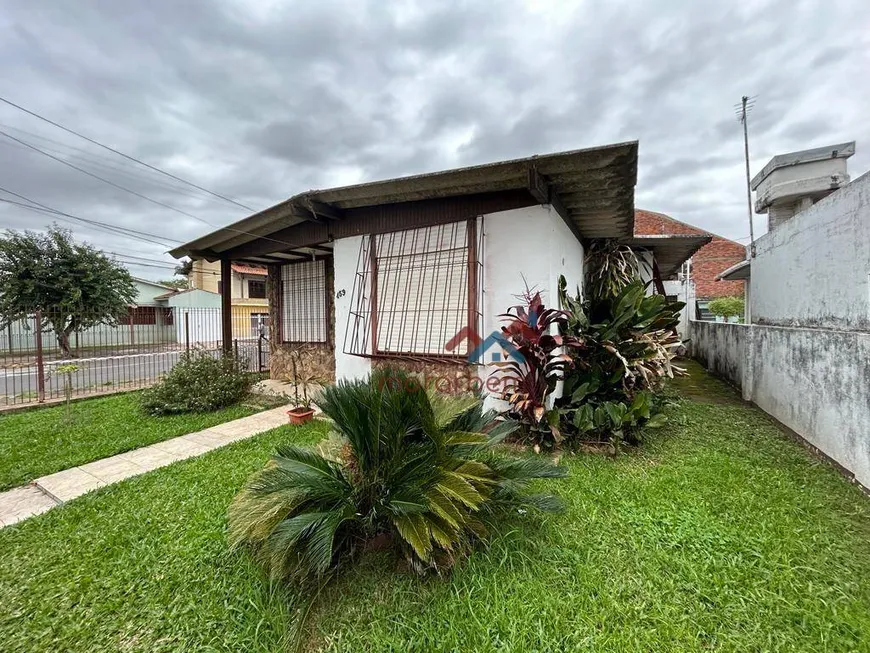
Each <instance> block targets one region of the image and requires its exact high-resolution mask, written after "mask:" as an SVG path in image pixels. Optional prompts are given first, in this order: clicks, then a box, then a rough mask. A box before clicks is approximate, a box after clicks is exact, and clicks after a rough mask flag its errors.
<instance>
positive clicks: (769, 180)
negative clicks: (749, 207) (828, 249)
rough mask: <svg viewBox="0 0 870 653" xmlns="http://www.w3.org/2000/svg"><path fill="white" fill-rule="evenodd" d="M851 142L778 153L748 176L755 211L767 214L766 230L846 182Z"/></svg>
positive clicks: (852, 150) (851, 148)
mask: <svg viewBox="0 0 870 653" xmlns="http://www.w3.org/2000/svg"><path fill="white" fill-rule="evenodd" d="M853 154H855V141H851V142H849V143H840V144H839V145H829V146H827V147H816V148H813V149H811V150H801V151H800V152H790V153H789V154H778V155H777V156H775V157H773V158H772V159H771V160H770V161H769V162H768V164H767V165H766V166H764V168H762V170H761V172H759V173H758V174H757V175H755V177H753V179H752V190H754V191H755V212H756V213H767V230H768V231H772V230H774V229H776V228H777V227H778V226H779V225H781V224H782V223H783V222H785V221H786V220H789V219H790V218H792V217H794V216H795V215H796V214H797V213H800V212H801V211H803V210H804V209H807V208H809V207H811V206H812V205H813V204H815V203H816V202H818V201H819V200H820V199H822V198H823V197H827V196H828V195H830V194H831V193H833V192H834V191H835V190H837V189H838V188H840V187H842V186H845V185H846V184H848V183H849V175H848V174H847V173H846V159H848V158H849V157H850V156H852V155H853Z"/></svg>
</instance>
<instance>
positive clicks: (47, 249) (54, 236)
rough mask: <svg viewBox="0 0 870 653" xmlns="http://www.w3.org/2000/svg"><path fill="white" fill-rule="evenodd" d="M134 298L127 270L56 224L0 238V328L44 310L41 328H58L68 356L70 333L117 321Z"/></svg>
mask: <svg viewBox="0 0 870 653" xmlns="http://www.w3.org/2000/svg"><path fill="white" fill-rule="evenodd" d="M135 297H136V286H135V284H134V283H133V278H132V277H131V276H130V273H129V272H128V271H127V270H126V269H124V268H123V267H122V266H121V265H120V264H119V263H116V262H115V261H113V260H111V259H109V258H108V257H106V256H105V255H104V254H103V253H102V252H100V251H99V250H97V249H96V248H94V247H92V246H90V245H79V244H77V243H75V242H74V241H73V239H72V233H71V232H70V231H68V230H65V229H61V228H60V227H58V226H57V225H52V226H51V227H49V229H48V232H47V233H44V234H41V233H35V232H32V231H25V232H23V233H21V232H16V231H7V232H6V233H5V235H4V236H2V237H0V328H4V327H5V326H6V325H8V324H10V323H11V322H14V321H16V320H21V319H26V318H27V317H28V316H29V315H32V314H33V313H35V312H36V311H37V310H41V311H42V324H39V325H37V328H38V329H42V330H44V331H49V330H51V331H54V333H55V336H56V337H57V344H58V345H59V346H60V349H61V351H62V352H63V355H64V357H71V356H72V352H71V351H70V345H69V338H70V335H71V334H73V333H74V332H76V331H81V330H83V329H88V328H91V327H94V326H96V325H98V324H115V323H116V322H117V318H118V316H120V315H123V314H126V313H127V311H128V308H129V306H130V304H132V303H133V301H134V299H135Z"/></svg>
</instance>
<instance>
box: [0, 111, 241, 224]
mask: <svg viewBox="0 0 870 653" xmlns="http://www.w3.org/2000/svg"><path fill="white" fill-rule="evenodd" d="M0 101H2V102H5V103H6V104H8V105H9V106H11V107H15V108H16V109H18V110H20V111H23V112H24V113H27V114H29V115H31V116H33V117H34V118H38V119H39V120H42V121H44V122H47V123H48V124H49V125H53V126H55V127H57V128H58V129H62V130H63V131H65V132H67V133H69V134H73V135H74V136H78V137H79V138H83V139H84V140H86V141H88V142H89V143H93V144H94V145H97V146H98V147H102V148H103V149H104V150H108V151H109V152H112V153H114V154H117V155H118V156H122V157H124V158H125V159H128V160H130V161H133V162H135V163H138V164H139V165H142V166H145V167H146V168H149V169H150V170H154V171H155V172H159V173H160V174H162V175H166V176H167V177H170V178H172V179H175V180H176V181H180V182H181V183H183V184H187V185H188V186H191V187H193V188H196V189H197V190H201V191H203V192H205V193H208V194H209V195H214V196H215V197H219V198H220V199H222V200H224V201H226V202H230V203H231V204H235V205H236V206H238V207H241V208H243V209H245V210H247V211H253V210H254V209H252V208H251V207H249V206H245V205H244V204H242V203H240V202H237V201H236V200H234V199H230V198H229V197H225V196H224V195H221V194H220V193H215V192H214V191H211V190H208V189H207V188H203V187H202V186H197V185H196V184H194V183H193V182H190V181H187V180H186V179H182V178H181V177H177V176H176V175H173V174H172V173H169V172H166V171H165V170H162V169H160V168H158V167H156V166H152V165H150V164H148V163H145V162H144V161H140V160H139V159H137V158H136V157H132V156H130V155H128V154H124V153H123V152H120V151H118V150H116V149H115V148H113V147H109V146H108V145H104V144H102V143H100V142H99V141H95V140H94V139H92V138H88V137H87V136H85V135H84V134H80V133H79V132H77V131H75V130H73V129H70V128H68V127H64V126H63V125H61V124H60V123H56V122H54V121H53V120H49V119H48V118H46V117H45V116H41V115H39V114H38V113H36V112H35V111H31V110H30V109H25V108H24V107H22V106H21V105H20V104H15V103H14V102H12V101H11V100H7V99H6V98H4V97H2V96H0Z"/></svg>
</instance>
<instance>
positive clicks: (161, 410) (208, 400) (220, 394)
mask: <svg viewBox="0 0 870 653" xmlns="http://www.w3.org/2000/svg"><path fill="white" fill-rule="evenodd" d="M253 383H254V378H253V376H252V375H250V374H248V372H247V371H246V366H245V365H244V363H243V362H242V361H240V360H238V359H237V358H236V357H235V356H233V355H231V354H220V355H217V356H216V355H215V354H213V353H211V352H208V351H203V350H196V351H191V352H189V353H185V354H182V356H181V360H179V361H178V363H176V364H175V367H173V368H172V370H171V371H170V372H169V374H167V375H166V376H165V377H164V378H163V380H162V381H161V382H160V383H158V384H157V385H155V386H153V387H151V388H149V389H147V390H145V391H144V392H143V393H142V408H144V409H145V411H146V412H148V413H149V414H151V415H169V414H173V413H192V412H207V411H212V410H217V409H219V408H224V407H226V406H230V405H232V404H235V403H238V402H239V401H240V400H241V399H243V398H244V397H245V395H247V394H248V392H249V391H250V389H251V385H252V384H253Z"/></svg>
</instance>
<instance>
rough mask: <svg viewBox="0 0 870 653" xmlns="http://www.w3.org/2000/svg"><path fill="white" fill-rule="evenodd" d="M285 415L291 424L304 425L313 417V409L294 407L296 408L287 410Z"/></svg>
mask: <svg viewBox="0 0 870 653" xmlns="http://www.w3.org/2000/svg"><path fill="white" fill-rule="evenodd" d="M287 415H288V416H289V417H290V423H291V424H305V422H307V421H308V420H310V419H311V418H312V417H314V409H313V408H304V407H302V406H296V408H291V409H290V410H288V411H287Z"/></svg>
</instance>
